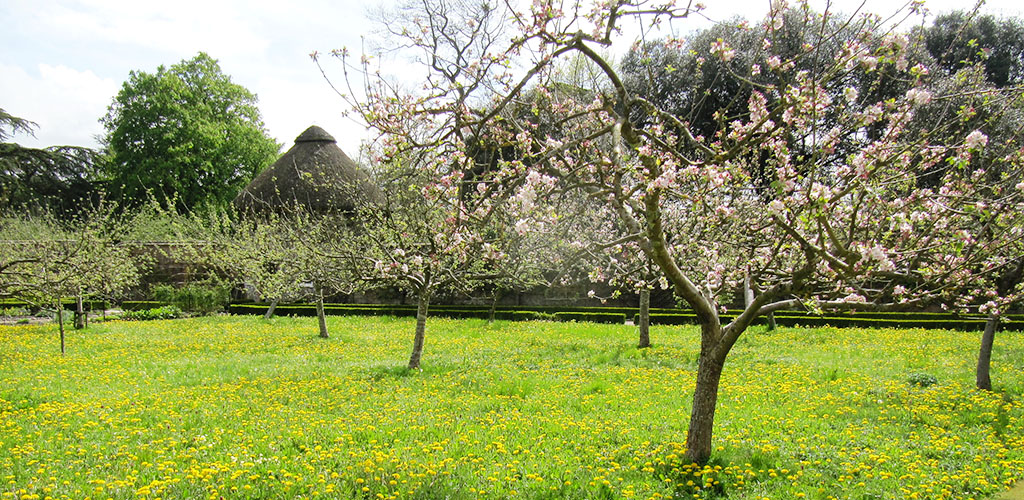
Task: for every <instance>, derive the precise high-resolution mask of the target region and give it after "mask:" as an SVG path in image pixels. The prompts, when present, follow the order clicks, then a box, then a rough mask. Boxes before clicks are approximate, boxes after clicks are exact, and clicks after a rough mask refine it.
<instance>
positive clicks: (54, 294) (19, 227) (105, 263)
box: [0, 205, 148, 354]
mask: <svg viewBox="0 0 1024 500" xmlns="http://www.w3.org/2000/svg"><path fill="white" fill-rule="evenodd" d="M127 224H128V221H126V220H125V219H124V218H122V217H120V216H118V215H117V213H116V210H115V208H114V207H112V206H109V205H101V206H99V207H97V208H94V209H92V210H88V211H82V212H80V213H79V215H77V216H75V217H74V218H71V219H65V220H61V219H58V218H56V217H55V216H54V215H52V214H50V213H43V214H41V215H31V214H25V215H18V216H14V215H11V216H7V217H4V218H0V229H2V233H3V234H4V235H5V238H6V239H3V240H0V297H13V298H17V299H20V300H24V301H25V302H28V303H30V304H33V305H37V306H49V305H52V306H54V307H55V308H56V309H57V315H58V323H59V324H58V327H59V329H60V347H61V353H62V354H63V353H64V352H65V342H64V340H65V339H64V322H63V309H64V308H63V306H62V304H63V303H64V300H65V299H67V298H77V299H79V300H82V299H86V298H88V297H101V298H111V297H114V296H116V295H118V294H120V293H122V292H123V291H124V290H126V289H127V288H128V287H130V286H132V285H134V284H136V283H137V282H138V280H139V275H140V268H141V267H143V266H145V265H147V264H148V260H147V259H146V258H145V257H143V256H140V255H137V254H135V253H133V252H132V249H131V248H130V247H129V246H127V245H123V244H121V243H120V239H121V236H122V235H123V234H124V233H125V232H126V229H125V228H126V225H127Z"/></svg>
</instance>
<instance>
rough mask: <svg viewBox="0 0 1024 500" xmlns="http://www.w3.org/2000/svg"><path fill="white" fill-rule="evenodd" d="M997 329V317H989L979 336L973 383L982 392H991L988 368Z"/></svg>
mask: <svg viewBox="0 0 1024 500" xmlns="http://www.w3.org/2000/svg"><path fill="white" fill-rule="evenodd" d="M998 328H999V316H995V315H992V316H989V317H988V321H986V322H985V332H984V333H982V334H981V351H980V352H979V353H978V369H977V370H976V371H975V383H976V385H977V386H978V389H981V390H983V391H991V390H992V378H991V377H990V376H989V368H990V367H991V365H992V345H993V344H994V343H995V340H996V330H997V329H998Z"/></svg>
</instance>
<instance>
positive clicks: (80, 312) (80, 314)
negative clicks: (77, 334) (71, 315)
mask: <svg viewBox="0 0 1024 500" xmlns="http://www.w3.org/2000/svg"><path fill="white" fill-rule="evenodd" d="M82 328H85V307H84V305H83V304H82V294H81V292H79V293H78V295H76V296H75V330H81V329H82Z"/></svg>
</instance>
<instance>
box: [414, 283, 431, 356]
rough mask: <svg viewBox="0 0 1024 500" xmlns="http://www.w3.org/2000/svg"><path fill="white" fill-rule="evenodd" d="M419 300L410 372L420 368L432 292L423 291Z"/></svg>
mask: <svg viewBox="0 0 1024 500" xmlns="http://www.w3.org/2000/svg"><path fill="white" fill-rule="evenodd" d="M417 298H418V299H419V302H418V304H417V306H416V336H415V337H413V341H412V355H410V356H409V369H410V370H415V369H418V368H419V367H420V358H421V357H422V356H423V337H424V335H425V333H426V328H427V309H428V307H429V306H430V292H428V291H425V290H424V291H421V292H420V293H419V295H418V297H417Z"/></svg>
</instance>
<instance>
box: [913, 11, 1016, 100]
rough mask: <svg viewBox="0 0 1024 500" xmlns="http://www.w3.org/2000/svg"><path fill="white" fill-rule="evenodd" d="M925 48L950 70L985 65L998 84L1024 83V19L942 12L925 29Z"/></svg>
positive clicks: (996, 84) (954, 70) (990, 76)
mask: <svg viewBox="0 0 1024 500" xmlns="http://www.w3.org/2000/svg"><path fill="white" fill-rule="evenodd" d="M921 36H922V37H923V38H924V42H925V47H927V49H928V52H929V53H930V54H931V55H932V57H934V58H935V61H936V63H937V64H938V66H939V67H941V68H942V69H943V70H945V71H946V72H947V73H950V74H952V73H956V72H957V71H958V70H960V69H963V68H966V67H969V66H973V65H975V64H981V65H982V66H983V67H984V68H985V77H986V79H987V80H988V81H989V82H990V83H991V84H992V85H995V86H996V87H1000V88H1002V87H1012V86H1018V85H1021V84H1024V22H1022V21H1021V20H1020V19H1019V18H998V17H995V16H992V15H982V14H979V13H978V12H972V11H957V12H951V13H947V14H942V15H940V16H938V17H936V18H935V20H934V21H933V22H932V25H931V26H929V27H927V28H924V29H922V30H921Z"/></svg>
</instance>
